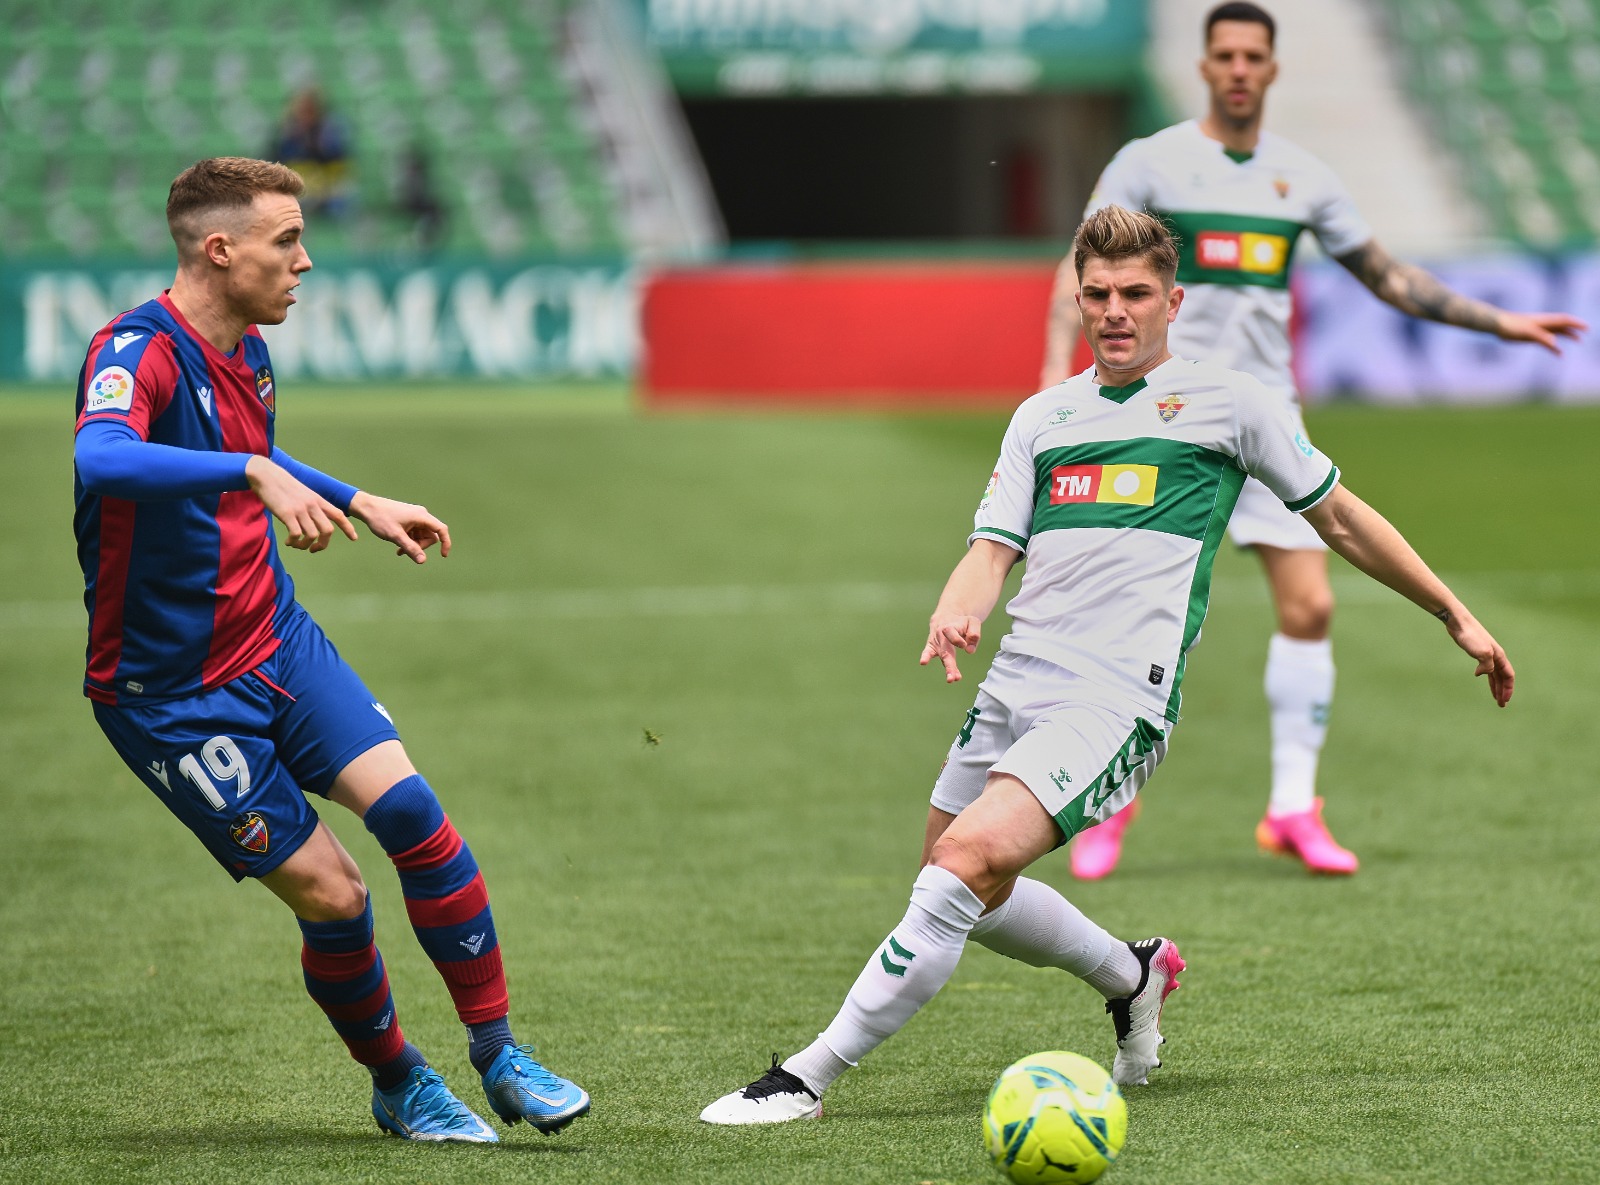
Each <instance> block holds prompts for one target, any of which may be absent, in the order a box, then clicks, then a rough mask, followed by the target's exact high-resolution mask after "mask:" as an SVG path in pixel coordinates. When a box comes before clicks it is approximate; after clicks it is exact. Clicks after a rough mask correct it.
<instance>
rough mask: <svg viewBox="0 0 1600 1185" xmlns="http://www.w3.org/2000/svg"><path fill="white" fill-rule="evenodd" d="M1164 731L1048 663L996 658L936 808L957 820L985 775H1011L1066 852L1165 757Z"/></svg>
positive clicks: (942, 780) (938, 787) (954, 749)
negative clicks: (1049, 821) (1052, 825)
mask: <svg viewBox="0 0 1600 1185" xmlns="http://www.w3.org/2000/svg"><path fill="white" fill-rule="evenodd" d="M1169 727H1170V726H1169V725H1168V724H1167V722H1166V721H1165V720H1156V721H1151V720H1149V719H1148V718H1147V717H1146V716H1144V715H1141V714H1140V713H1139V711H1138V710H1137V709H1136V708H1134V707H1132V706H1123V705H1119V704H1117V703H1116V702H1115V701H1114V700H1113V699H1112V698H1110V697H1107V696H1105V695H1104V694H1103V693H1101V692H1099V690H1098V689H1097V688H1096V687H1095V685H1093V684H1092V683H1090V682H1089V681H1088V680H1086V679H1084V678H1083V677H1082V676H1080V675H1075V674H1073V673H1072V672H1071V671H1068V670H1065V669H1063V668H1062V667H1058V666H1056V665H1055V664H1054V663H1052V662H1049V661H1047V660H1045V659H1042V658H1034V657H1032V656H1030V655H1026V654H1012V653H1007V652H1004V651H1002V652H1001V653H1000V654H997V655H996V656H995V660H994V665H993V666H992V667H990V668H989V674H988V675H987V676H986V677H985V678H984V680H983V684H982V686H980V687H979V688H978V698H977V702H976V703H974V704H973V706H972V707H971V708H969V709H968V711H967V715H966V719H965V720H964V721H963V722H962V725H961V729H960V731H959V732H958V733H957V734H956V739H955V740H954V741H953V742H951V745H950V753H949V756H948V757H947V758H946V759H945V764H944V768H943V769H942V770H940V771H939V779H938V781H937V782H935V783H934V787H933V797H932V800H931V801H932V805H933V806H935V807H936V808H938V809H939V810H941V811H946V812H948V813H949V814H952V815H959V814H960V813H961V812H962V811H963V810H964V809H965V808H966V807H968V806H969V805H971V804H972V803H973V802H974V801H976V799H977V798H978V796H979V795H980V794H982V793H983V787H984V784H985V783H986V782H987V781H988V780H989V775H990V774H991V773H1002V774H1010V775H1011V776H1012V777H1014V778H1017V779H1019V780H1020V781H1021V782H1022V783H1023V785H1025V786H1027V787H1028V789H1029V790H1030V791H1032V793H1033V796H1034V797H1035V798H1037V799H1038V800H1039V804H1040V805H1041V806H1043V807H1044V809H1045V811H1046V812H1048V813H1049V814H1050V816H1051V817H1052V818H1054V819H1055V821H1056V823H1057V825H1058V826H1059V827H1060V828H1061V834H1062V842H1063V843H1065V842H1066V841H1067V840H1069V839H1071V838H1072V837H1073V836H1074V835H1076V834H1077V833H1078V832H1080V831H1082V830H1083V829H1084V828H1086V827H1090V826H1092V825H1093V824H1095V823H1099V822H1103V821H1104V820H1106V819H1109V818H1110V817H1111V816H1112V815H1114V814H1116V813H1117V812H1118V811H1120V810H1121V809H1122V808H1123V807H1125V806H1127V805H1128V803H1130V802H1132V801H1133V797H1134V795H1135V794H1137V793H1138V792H1139V788H1140V787H1141V786H1143V785H1144V784H1145V783H1146V782H1147V781H1149V780H1150V775H1151V774H1152V773H1154V772H1155V768H1156V766H1157V765H1159V764H1160V763H1161V760H1162V758H1164V757H1165V756H1166V755H1167V731H1168V729H1169Z"/></svg>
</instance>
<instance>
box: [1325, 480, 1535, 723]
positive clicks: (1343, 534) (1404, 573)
mask: <svg viewBox="0 0 1600 1185" xmlns="http://www.w3.org/2000/svg"><path fill="white" fill-rule="evenodd" d="M1305 518H1306V521H1307V522H1309V523H1310V524H1311V525H1312V526H1313V527H1315V528H1316V529H1317V534H1319V535H1321V536H1322V538H1323V539H1324V541H1326V542H1327V544H1328V546H1329V547H1331V548H1333V550H1334V551H1336V552H1338V553H1339V554H1340V555H1342V556H1343V557H1344V558H1345V559H1347V560H1349V561H1350V562H1351V563H1352V564H1354V565H1355V566H1356V567H1357V568H1360V569H1361V570H1362V571H1363V572H1365V573H1366V574H1367V575H1368V576H1371V577H1372V578H1373V579H1374V580H1377V581H1379V582H1380V583H1382V584H1386V585H1388V586H1389V587H1390V588H1392V589H1394V590H1395V592H1397V593H1399V594H1400V595H1401V596H1403V597H1405V598H1406V599H1408V600H1410V601H1412V602H1414V603H1416V604H1418V605H1420V606H1422V608H1424V609H1426V610H1427V611H1428V612H1429V613H1431V614H1433V615H1434V616H1435V617H1437V618H1438V619H1439V620H1440V621H1442V622H1444V627H1445V629H1447V630H1449V631H1450V637H1451V638H1452V639H1453V640H1454V641H1455V644H1456V645H1457V646H1459V647H1461V649H1463V650H1465V651H1466V652H1467V653H1468V654H1470V655H1471V656H1472V657H1473V658H1475V659H1476V660H1477V662H1478V667H1477V670H1475V671H1474V672H1473V674H1475V675H1487V676H1489V693H1490V694H1491V695H1493V696H1494V702H1495V703H1497V704H1499V705H1500V706H1501V707H1502V708H1503V707H1505V706H1506V704H1507V703H1508V702H1510V700H1511V689H1512V686H1513V684H1514V683H1515V682H1516V672H1515V671H1513V670H1512V669H1511V660H1510V659H1508V658H1507V657H1506V652H1505V651H1504V650H1503V649H1501V646H1500V643H1498V642H1496V641H1495V640H1494V637H1493V636H1492V635H1491V634H1490V633H1489V631H1488V630H1486V629H1484V628H1483V626H1481V625H1479V624H1478V619H1477V618H1475V617H1474V616H1472V614H1471V613H1470V612H1469V611H1468V610H1467V607H1466V606H1465V605H1463V604H1462V603H1461V601H1460V600H1459V599H1458V598H1457V597H1456V595H1455V594H1454V593H1452V592H1451V591H1450V590H1449V589H1448V588H1446V587H1445V584H1444V582H1443V581H1442V580H1440V579H1439V578H1438V577H1437V576H1435V575H1434V574H1433V572H1432V571H1431V570H1430V569H1429V567H1428V565H1427V564H1425V563H1423V561H1422V557H1421V556H1419V555H1418V554H1417V553H1416V551H1415V550H1414V549H1413V548H1412V546H1411V544H1409V543H1407V542H1406V541H1405V537H1404V536H1403V535H1401V534H1400V532H1399V531H1397V530H1395V529H1394V527H1393V526H1392V525H1391V524H1390V523H1389V520H1388V519H1386V518H1384V517H1383V515H1381V514H1379V513H1378V512H1377V511H1376V510H1374V509H1372V507H1370V506H1368V505H1367V504H1366V503H1365V502H1363V501H1362V500H1361V499H1360V498H1358V497H1356V496H1355V495H1354V494H1352V493H1351V492H1350V491H1349V490H1347V489H1345V488H1344V486H1342V485H1336V486H1334V487H1333V492H1332V493H1331V494H1329V495H1328V496H1327V497H1326V498H1324V499H1323V500H1322V501H1321V502H1319V503H1318V504H1317V505H1316V506H1314V507H1312V508H1311V509H1310V510H1308V511H1306V512H1305Z"/></svg>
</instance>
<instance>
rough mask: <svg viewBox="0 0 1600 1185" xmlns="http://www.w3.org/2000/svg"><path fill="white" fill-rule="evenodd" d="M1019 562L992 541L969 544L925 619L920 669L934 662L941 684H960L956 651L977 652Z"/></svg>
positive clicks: (1014, 553)
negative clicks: (940, 672) (925, 637)
mask: <svg viewBox="0 0 1600 1185" xmlns="http://www.w3.org/2000/svg"><path fill="white" fill-rule="evenodd" d="M1021 558H1022V553H1021V552H1019V551H1017V550H1016V549H1015V548H1011V547H1007V546H1006V545H1005V544H1003V543H996V542H994V540H992V539H974V540H973V541H972V546H971V547H969V548H967V554H966V555H964V556H962V557H961V562H960V563H958V564H957V565H956V568H955V571H954V572H951V573H950V579H949V580H948V581H946V582H945V586H944V592H942V593H940V594H939V604H938V605H937V606H936V607H935V608H934V610H933V616H932V617H931V618H929V619H928V642H927V645H925V646H923V648H922V657H921V659H919V660H918V661H919V662H920V663H921V664H922V665H923V666H927V665H928V664H929V663H930V662H932V661H933V660H934V659H935V658H937V659H938V660H939V661H940V662H941V663H943V664H944V681H945V682H946V683H959V682H961V668H960V667H958V666H957V665H956V650H957V649H961V650H965V651H966V652H967V653H968V654H971V653H972V652H973V651H975V650H977V648H978V639H979V638H981V637H982V636H983V622H984V619H985V618H986V617H988V616H989V614H990V613H992V612H993V611H994V607H995V603H996V602H998V601H999V600H1000V590H1001V589H1003V588H1004V587H1005V583H1006V575H1007V574H1008V573H1009V572H1010V571H1011V566H1012V565H1013V564H1015V563H1016V562H1017V561H1018V560H1019V559H1021Z"/></svg>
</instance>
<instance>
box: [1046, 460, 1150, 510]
mask: <svg viewBox="0 0 1600 1185" xmlns="http://www.w3.org/2000/svg"><path fill="white" fill-rule="evenodd" d="M1160 473H1161V468H1160V466H1158V465H1057V466H1056V467H1055V468H1054V469H1052V470H1051V471H1050V504H1051V505H1052V506H1060V505H1062V504H1064V503H1068V502H1121V503H1123V504H1124V505H1127V506H1154V505H1155V504H1156V478H1157V477H1159V476H1160Z"/></svg>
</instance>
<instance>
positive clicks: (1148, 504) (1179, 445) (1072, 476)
mask: <svg viewBox="0 0 1600 1185" xmlns="http://www.w3.org/2000/svg"><path fill="white" fill-rule="evenodd" d="M1033 467H1034V500H1033V532H1032V533H1033V535H1034V537H1038V536H1039V535H1040V534H1042V533H1044V532H1045V531H1069V530H1076V529H1080V528H1100V527H1124V528H1132V529H1134V530H1141V531H1159V532H1160V533H1162V534H1164V535H1179V536H1182V537H1183V538H1185V539H1205V538H1206V535H1207V533H1208V532H1209V531H1210V530H1211V529H1212V527H1213V526H1214V521H1215V518H1216V515H1217V513H1218V511H1219V508H1220V507H1224V506H1225V507H1226V509H1224V510H1222V511H1221V513H1222V517H1223V519H1224V521H1225V520H1226V518H1227V515H1228V513H1229V512H1230V511H1231V510H1232V508H1233V502H1234V499H1236V498H1237V497H1238V492H1239V489H1240V488H1241V487H1242V486H1243V485H1244V476H1245V475H1244V471H1243V470H1241V469H1240V468H1239V466H1238V465H1237V464H1236V463H1235V462H1234V460H1233V458H1232V457H1229V456H1227V455H1225V454H1223V453H1219V452H1215V451H1214V450H1212V449H1208V448H1205V447H1203V446H1202V445H1198V444H1190V443H1189V442H1188V441H1183V440H1163V439H1161V438H1159V437H1137V438H1134V439H1132V440H1106V441H1095V442H1092V443H1087V444H1074V445H1068V446H1066V447H1064V448H1052V449H1045V450H1044V451H1043V452H1040V453H1036V454H1035V455H1034V458H1033Z"/></svg>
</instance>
